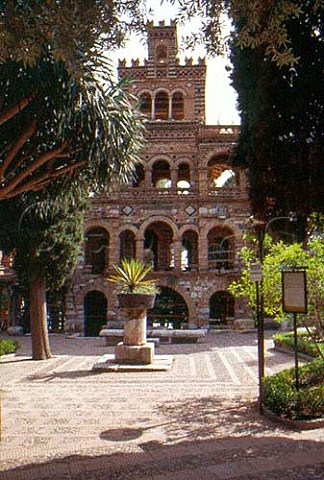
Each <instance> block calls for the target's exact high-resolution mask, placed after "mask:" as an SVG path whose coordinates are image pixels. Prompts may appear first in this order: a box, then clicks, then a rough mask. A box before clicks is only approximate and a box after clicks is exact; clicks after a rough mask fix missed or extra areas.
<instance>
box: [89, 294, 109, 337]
mask: <svg viewBox="0 0 324 480" xmlns="http://www.w3.org/2000/svg"><path fill="white" fill-rule="evenodd" d="M83 308H84V335H85V336H87V337H93V336H95V337H97V336H99V332H100V330H101V328H102V326H103V325H104V324H105V323H106V322H107V310H108V302H107V298H106V296H105V294H104V293H103V292H101V291H100V290H97V289H93V290H90V291H89V292H88V293H87V294H86V295H85V296H84V300H83Z"/></svg>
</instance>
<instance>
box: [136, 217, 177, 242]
mask: <svg viewBox="0 0 324 480" xmlns="http://www.w3.org/2000/svg"><path fill="white" fill-rule="evenodd" d="M153 222H164V223H167V224H168V225H169V227H170V228H171V229H172V232H173V236H174V238H175V239H177V238H178V237H179V232H178V228H177V226H176V224H175V223H174V221H173V220H171V219H170V218H169V217H166V216H164V215H153V216H152V217H150V218H148V219H147V220H144V222H143V223H142V224H141V226H140V228H139V229H138V232H139V235H138V237H141V238H144V232H145V230H146V229H147V227H148V226H149V225H150V224H151V223H153Z"/></svg>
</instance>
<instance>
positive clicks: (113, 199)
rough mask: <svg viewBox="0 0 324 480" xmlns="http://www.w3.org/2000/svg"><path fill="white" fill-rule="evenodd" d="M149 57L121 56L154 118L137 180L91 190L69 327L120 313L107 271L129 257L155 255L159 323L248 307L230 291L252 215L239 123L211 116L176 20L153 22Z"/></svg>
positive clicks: (85, 327) (95, 324)
mask: <svg viewBox="0 0 324 480" xmlns="http://www.w3.org/2000/svg"><path fill="white" fill-rule="evenodd" d="M147 46H148V56H147V59H146V60H145V61H144V64H141V63H140V61H139V60H132V61H131V65H130V66H129V65H127V64H126V61H125V60H121V61H120V62H119V67H118V73H119V77H120V79H122V78H125V77H129V78H131V80H132V81H131V83H130V85H129V89H130V91H131V92H132V93H133V94H134V95H135V96H136V97H137V98H138V99H139V102H140V109H141V111H142V112H143V114H145V116H146V117H147V122H146V139H147V144H146V146H145V149H144V150H143V152H142V154H141V161H140V163H139V164H138V166H137V175H136V179H135V180H134V181H132V182H130V183H129V184H128V185H124V186H122V187H120V186H118V188H114V186H112V191H111V192H110V193H109V194H108V195H105V196H97V197H95V198H93V200H92V205H91V208H90V209H89V210H88V211H87V212H86V213H85V244H84V255H83V258H82V260H81V261H80V264H79V267H78V269H77V271H76V274H75V276H74V281H73V284H72V286H71V289H70V291H69V292H68V295H67V323H66V329H67V331H69V332H71V331H77V332H81V333H83V334H85V335H97V334H98V332H99V331H100V328H101V326H102V324H106V323H107V321H108V322H110V324H111V325H119V324H120V322H121V321H122V319H121V316H120V311H119V310H118V307H117V299H116V295H115V293H114V291H113V287H112V285H111V284H108V283H107V281H106V280H105V278H106V277H107V275H109V273H111V272H112V271H113V265H114V264H118V263H119V262H120V259H121V258H130V257H136V258H137V259H141V260H145V261H150V262H151V263H152V265H153V272H152V277H154V278H155V279H157V283H158V285H159V287H160V288H161V293H160V295H159V296H158V298H157V301H156V304H155V308H154V309H153V310H152V311H150V312H149V321H150V323H151V325H154V326H155V325H163V326H168V327H169V328H171V327H174V328H181V327H183V326H184V325H185V326H187V327H189V328H195V327H197V326H204V325H207V326H211V327H212V326H214V325H220V326H226V325H229V324H231V322H233V320H234V318H235V317H239V316H241V314H242V312H241V310H240V309H241V306H240V305H239V304H237V303H235V302H234V299H233V297H232V296H231V295H230V294H229V293H228V292H227V291H226V287H227V285H228V284H229V283H230V282H231V281H232V280H233V279H235V278H237V275H238V273H239V265H238V261H237V250H238V248H240V246H241V236H242V230H243V228H244V223H245V220H246V218H247V217H248V216H249V214H250V212H249V203H248V196H247V191H246V184H245V176H244V173H243V172H242V171H240V170H238V169H236V168H234V167H232V166H231V152H232V149H233V146H234V145H235V142H236V139H237V135H238V133H239V127H238V126H227V125H217V126H210V125H208V126H207V125H205V82H206V64H205V60H204V59H201V58H200V59H198V62H197V64H194V63H193V60H192V59H191V58H187V59H185V62H184V64H180V61H179V59H178V56H177V53H178V52H177V28H176V23H174V22H171V24H170V25H169V26H167V25H165V23H164V22H160V23H159V24H158V25H157V26H155V25H153V24H149V25H148V28H147Z"/></svg>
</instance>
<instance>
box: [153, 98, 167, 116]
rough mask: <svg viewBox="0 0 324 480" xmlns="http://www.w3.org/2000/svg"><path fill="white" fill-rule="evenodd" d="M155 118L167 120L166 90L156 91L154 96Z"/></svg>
mask: <svg viewBox="0 0 324 480" xmlns="http://www.w3.org/2000/svg"><path fill="white" fill-rule="evenodd" d="M154 110H155V120H168V118H169V97H168V94H167V93H166V92H158V93H157V94H156V96H155V109H154Z"/></svg>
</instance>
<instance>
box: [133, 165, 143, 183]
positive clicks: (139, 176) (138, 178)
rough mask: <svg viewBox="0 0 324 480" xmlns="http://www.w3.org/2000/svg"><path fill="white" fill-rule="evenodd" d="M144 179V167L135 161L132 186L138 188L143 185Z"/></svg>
mask: <svg viewBox="0 0 324 480" xmlns="http://www.w3.org/2000/svg"><path fill="white" fill-rule="evenodd" d="M144 180H145V172H144V167H143V165H142V164H141V163H137V164H136V167H135V173H134V179H133V187H135V188H138V187H141V186H143V184H144Z"/></svg>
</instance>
